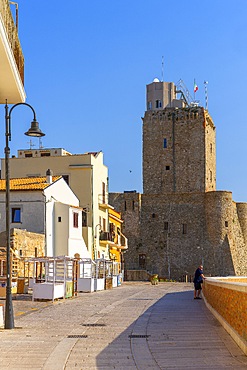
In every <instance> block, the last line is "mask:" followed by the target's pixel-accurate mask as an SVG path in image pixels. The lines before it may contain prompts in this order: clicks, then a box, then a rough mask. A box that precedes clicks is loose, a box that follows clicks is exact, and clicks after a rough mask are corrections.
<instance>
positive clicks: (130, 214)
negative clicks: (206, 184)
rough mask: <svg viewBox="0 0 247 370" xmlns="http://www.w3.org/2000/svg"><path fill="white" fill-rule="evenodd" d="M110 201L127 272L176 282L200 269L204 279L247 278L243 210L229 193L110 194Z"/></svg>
mask: <svg viewBox="0 0 247 370" xmlns="http://www.w3.org/2000/svg"><path fill="white" fill-rule="evenodd" d="M136 197H138V199H137V198H136ZM134 199H136V201H135V205H137V204H138V212H136V211H134V210H132V204H133V203H132V202H133V200H134ZM110 200H111V204H113V205H114V206H115V207H116V208H117V209H121V213H122V217H123V219H124V220H125V222H124V233H125V235H126V236H127V237H128V239H129V250H128V252H127V253H126V255H125V261H126V268H127V269H130V270H132V269H145V270H148V271H149V272H150V273H157V274H159V276H162V277H165V278H167V279H176V280H179V279H181V278H182V276H184V275H188V276H190V275H191V276H192V275H193V274H194V270H195V268H196V266H197V265H198V264H199V263H203V264H204V267H205V274H206V275H208V276H210V275H211V276H227V275H247V247H246V244H245V241H244V232H243V231H242V230H243V229H244V228H245V230H246V221H245V220H246V218H245V217H246V212H247V204H244V205H240V206H239V205H236V203H235V202H233V201H232V194H231V192H227V191H214V192H207V193H180V194H174V193H170V194H166V195H162V194H143V195H142V196H141V195H140V194H128V193H127V194H119V193H118V194H116V193H113V194H111V195H110ZM126 202H127V203H126ZM126 204H127V207H126ZM140 206H141V207H140ZM128 208H129V209H128ZM239 214H240V216H239Z"/></svg>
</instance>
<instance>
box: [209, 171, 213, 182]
mask: <svg viewBox="0 0 247 370" xmlns="http://www.w3.org/2000/svg"><path fill="white" fill-rule="evenodd" d="M212 180H213V174H212V171H210V182H212Z"/></svg>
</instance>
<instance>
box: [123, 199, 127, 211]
mask: <svg viewBox="0 0 247 370" xmlns="http://www.w3.org/2000/svg"><path fill="white" fill-rule="evenodd" d="M124 210H125V211H127V202H126V200H125V201H124Z"/></svg>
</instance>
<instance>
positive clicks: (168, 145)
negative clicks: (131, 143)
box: [143, 108, 216, 194]
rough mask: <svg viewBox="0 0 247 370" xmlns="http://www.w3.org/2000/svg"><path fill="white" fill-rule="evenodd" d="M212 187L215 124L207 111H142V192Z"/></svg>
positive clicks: (214, 167)
mask: <svg viewBox="0 0 247 370" xmlns="http://www.w3.org/2000/svg"><path fill="white" fill-rule="evenodd" d="M215 188H216V153H215V126H214V124H213V121H212V119H211V117H210V116H209V114H208V113H207V112H206V111H204V109H203V108H183V109H182V108H181V109H173V108H166V109H164V110H161V111H147V112H145V116H144V119H143V191H144V194H164V193H170V192H182V193H185V192H198V191H202V192H203V191H208V190H215Z"/></svg>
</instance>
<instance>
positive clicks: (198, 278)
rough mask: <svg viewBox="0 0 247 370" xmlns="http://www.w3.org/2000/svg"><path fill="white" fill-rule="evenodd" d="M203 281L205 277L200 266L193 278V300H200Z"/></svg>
mask: <svg viewBox="0 0 247 370" xmlns="http://www.w3.org/2000/svg"><path fill="white" fill-rule="evenodd" d="M203 279H205V276H204V275H203V266H202V265H200V266H198V268H197V269H196V271H195V277H194V280H193V282H194V287H195V289H194V299H201V297H200V295H201V291H202V283H203Z"/></svg>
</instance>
